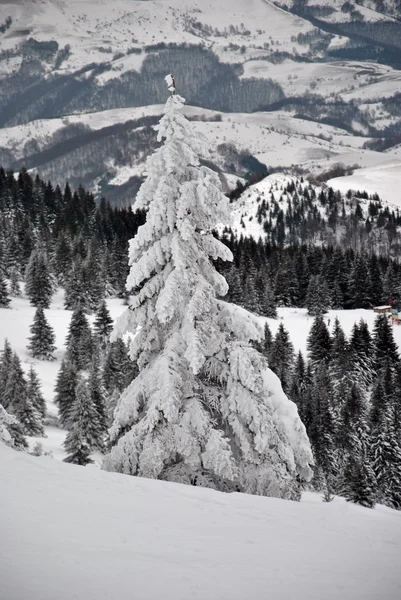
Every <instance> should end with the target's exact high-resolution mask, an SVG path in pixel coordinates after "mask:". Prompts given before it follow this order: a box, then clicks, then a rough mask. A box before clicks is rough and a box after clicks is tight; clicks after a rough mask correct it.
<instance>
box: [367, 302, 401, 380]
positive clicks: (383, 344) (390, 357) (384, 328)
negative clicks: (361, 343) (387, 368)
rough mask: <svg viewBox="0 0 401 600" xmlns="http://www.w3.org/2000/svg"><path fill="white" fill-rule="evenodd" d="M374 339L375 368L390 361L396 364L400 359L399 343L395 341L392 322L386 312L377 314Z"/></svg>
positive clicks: (379, 367) (377, 368)
mask: <svg viewBox="0 0 401 600" xmlns="http://www.w3.org/2000/svg"><path fill="white" fill-rule="evenodd" d="M373 340H374V347H375V368H376V371H378V370H379V369H381V368H382V367H383V366H384V365H385V364H386V363H387V362H388V361H389V362H390V364H391V365H392V366H394V367H395V366H396V365H397V364H398V363H399V361H400V358H399V354H398V348H397V344H396V343H395V341H394V336H393V330H392V327H391V323H390V321H389V318H388V316H387V315H386V314H379V315H377V318H376V321H375V325H374V331H373Z"/></svg>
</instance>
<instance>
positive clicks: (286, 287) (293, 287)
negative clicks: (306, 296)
mask: <svg viewBox="0 0 401 600" xmlns="http://www.w3.org/2000/svg"><path fill="white" fill-rule="evenodd" d="M274 294H275V297H276V302H277V305H278V306H298V304H299V282H298V278H297V274H296V272H295V267H294V263H293V261H292V258H291V257H290V256H285V258H284V260H283V261H282V263H281V265H280V269H279V270H278V272H277V275H276V278H275V286H274Z"/></svg>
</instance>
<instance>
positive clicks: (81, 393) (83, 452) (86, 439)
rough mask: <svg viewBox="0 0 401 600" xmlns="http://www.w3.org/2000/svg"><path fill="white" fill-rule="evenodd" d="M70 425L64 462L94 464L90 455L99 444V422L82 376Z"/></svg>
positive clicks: (76, 392) (76, 391)
mask: <svg viewBox="0 0 401 600" xmlns="http://www.w3.org/2000/svg"><path fill="white" fill-rule="evenodd" d="M70 423H71V424H70V430H69V433H68V435H67V437H66V440H65V442H64V447H65V450H66V452H67V457H66V458H65V459H64V461H65V462H69V463H73V464H75V465H82V466H85V465H87V464H89V463H93V460H92V459H91V458H90V454H91V450H92V448H93V447H95V446H96V445H97V442H98V431H97V425H98V420H97V413H96V409H95V407H94V405H93V403H92V401H91V398H90V395H89V390H88V386H87V383H86V381H85V380H84V379H83V378H82V377H81V376H78V382H77V385H76V389H75V401H74V404H73V406H72V411H71V421H70Z"/></svg>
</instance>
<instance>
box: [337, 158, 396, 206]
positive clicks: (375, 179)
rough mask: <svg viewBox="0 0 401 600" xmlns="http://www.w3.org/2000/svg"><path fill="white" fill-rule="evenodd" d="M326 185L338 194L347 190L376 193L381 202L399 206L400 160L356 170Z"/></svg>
mask: <svg viewBox="0 0 401 600" xmlns="http://www.w3.org/2000/svg"><path fill="white" fill-rule="evenodd" d="M395 151H396V150H395ZM395 151H394V152H395ZM327 185H330V186H331V187H332V188H333V189H335V190H340V192H346V191H347V190H349V189H352V190H366V191H367V192H368V193H369V194H374V193H375V192H377V193H378V194H379V196H380V197H381V198H382V199H383V200H386V201H387V202H390V203H391V204H397V205H398V206H401V160H389V161H388V162H387V163H385V164H382V165H376V166H372V167H369V168H366V169H358V170H357V171H355V172H354V173H353V175H350V176H348V177H336V178H335V179H330V180H329V181H328V182H327Z"/></svg>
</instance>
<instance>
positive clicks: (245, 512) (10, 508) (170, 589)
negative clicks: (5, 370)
mask: <svg viewBox="0 0 401 600" xmlns="http://www.w3.org/2000/svg"><path fill="white" fill-rule="evenodd" d="M0 477H1V481H2V511H1V513H0V529H1V531H2V541H3V543H2V544H0V581H1V598H2V599H4V600H27V599H28V598H29V600H55V599H57V600H72V599H74V600H95V599H96V600H111V599H116V600H117V599H118V600H125V599H128V598H129V599H132V598H135V600H159V599H160V600H161V599H163V600H188V599H190V598H191V599H194V600H195V599H199V600H244V599H246V598H249V599H250V600H259V599H260V600H265V599H266V598H269V599H271V600H293V599H294V598H297V599H299V600H322V599H323V598H324V599H325V600H382V599H384V598H385V599H386V600H399V598H400V597H401V571H400V568H399V557H400V555H401V513H400V512H397V511H393V510H391V509H388V508H385V507H382V506H379V507H376V509H375V510H369V509H367V508H362V507H360V506H356V505H353V504H347V503H346V502H345V501H344V500H342V499H339V498H336V499H335V501H334V502H332V503H330V504H326V503H323V502H321V498H320V497H319V496H317V495H315V494H305V496H304V498H303V501H302V502H301V503H296V502H290V501H286V500H277V499H273V498H261V497H257V496H249V495H246V494H223V493H219V492H214V491H212V490H208V489H202V488H196V487H191V486H182V485H178V484H173V483H165V482H159V481H152V480H147V479H138V478H136V477H129V476H126V475H118V474H111V473H105V472H102V471H100V470H98V469H96V468H93V467H85V468H83V467H78V466H75V465H67V464H64V463H60V462H58V461H55V460H51V459H49V458H46V457H41V458H35V457H32V456H29V455H27V454H25V453H20V452H15V451H13V450H11V449H9V448H7V447H5V446H3V445H2V446H1V447H0Z"/></svg>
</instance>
